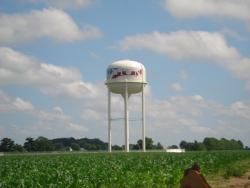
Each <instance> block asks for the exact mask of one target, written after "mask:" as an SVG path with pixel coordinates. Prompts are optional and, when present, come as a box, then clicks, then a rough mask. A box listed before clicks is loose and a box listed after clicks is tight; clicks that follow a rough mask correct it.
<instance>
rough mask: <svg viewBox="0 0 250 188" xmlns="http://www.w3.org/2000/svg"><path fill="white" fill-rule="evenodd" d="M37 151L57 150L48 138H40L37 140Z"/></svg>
mask: <svg viewBox="0 0 250 188" xmlns="http://www.w3.org/2000/svg"><path fill="white" fill-rule="evenodd" d="M35 143H36V146H37V151H53V150H54V149H55V145H54V144H53V142H52V141H50V140H49V139H48V138H45V137H43V136H40V137H38V138H37V139H36V140H35Z"/></svg>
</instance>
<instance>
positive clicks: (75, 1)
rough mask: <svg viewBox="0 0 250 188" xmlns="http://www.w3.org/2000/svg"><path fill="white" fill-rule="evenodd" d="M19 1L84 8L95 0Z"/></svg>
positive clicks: (57, 6)
mask: <svg viewBox="0 0 250 188" xmlns="http://www.w3.org/2000/svg"><path fill="white" fill-rule="evenodd" d="M15 1H16V2H18V3H34V4H45V5H48V6H50V7H56V8H60V9H83V8H86V7H88V6H90V5H91V4H93V3H94V1H93V0H15Z"/></svg>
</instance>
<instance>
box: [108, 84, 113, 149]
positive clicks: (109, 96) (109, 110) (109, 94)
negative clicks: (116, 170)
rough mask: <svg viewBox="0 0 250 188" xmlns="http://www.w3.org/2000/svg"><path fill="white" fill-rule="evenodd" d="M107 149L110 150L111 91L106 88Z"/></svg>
mask: <svg viewBox="0 0 250 188" xmlns="http://www.w3.org/2000/svg"><path fill="white" fill-rule="evenodd" d="M108 151H109V152H111V151H112V144H111V92H110V90H109V89H108Z"/></svg>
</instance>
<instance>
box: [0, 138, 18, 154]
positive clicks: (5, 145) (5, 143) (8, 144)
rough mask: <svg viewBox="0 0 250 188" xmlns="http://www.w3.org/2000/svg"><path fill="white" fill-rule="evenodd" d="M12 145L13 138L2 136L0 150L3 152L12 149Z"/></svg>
mask: <svg viewBox="0 0 250 188" xmlns="http://www.w3.org/2000/svg"><path fill="white" fill-rule="evenodd" d="M14 146H15V144H14V141H13V140H11V139H10V138H3V139H2V140H1V144H0V151H3V152H10V151H14Z"/></svg>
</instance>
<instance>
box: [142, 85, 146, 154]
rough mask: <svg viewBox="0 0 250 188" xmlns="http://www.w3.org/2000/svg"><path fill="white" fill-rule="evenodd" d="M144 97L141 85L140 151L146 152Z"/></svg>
mask: <svg viewBox="0 0 250 188" xmlns="http://www.w3.org/2000/svg"><path fill="white" fill-rule="evenodd" d="M145 138H146V137H145V95H144V85H143V84H142V150H143V151H144V152H145V151H146V139H145Z"/></svg>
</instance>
